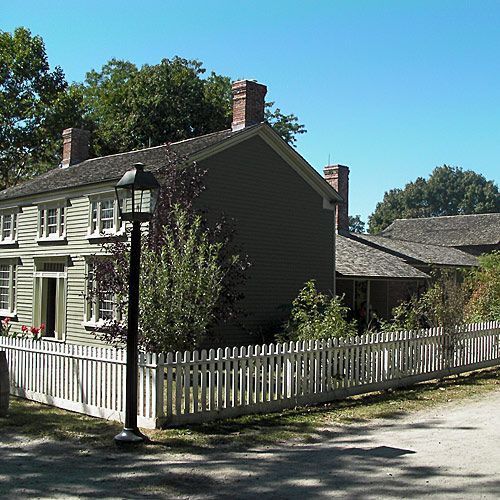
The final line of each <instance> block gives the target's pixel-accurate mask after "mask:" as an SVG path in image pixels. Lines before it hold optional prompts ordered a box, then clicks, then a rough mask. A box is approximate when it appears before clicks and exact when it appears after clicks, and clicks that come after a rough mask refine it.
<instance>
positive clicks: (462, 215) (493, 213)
mask: <svg viewBox="0 0 500 500" xmlns="http://www.w3.org/2000/svg"><path fill="white" fill-rule="evenodd" d="M479 215H500V212H484V213H481V214H457V215H432V216H430V217H401V218H398V219H394V220H393V221H392V222H391V224H392V223H394V222H396V221H398V220H429V219H446V218H448V219H449V218H452V217H477V216H479ZM387 227H389V226H387ZM386 229H387V228H386Z"/></svg>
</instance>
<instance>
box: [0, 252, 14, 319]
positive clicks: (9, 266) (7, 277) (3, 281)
mask: <svg viewBox="0 0 500 500" xmlns="http://www.w3.org/2000/svg"><path fill="white" fill-rule="evenodd" d="M15 302H16V264H15V263H13V262H5V261H1V262H0V315H3V316H5V315H9V316H10V315H13V314H14V313H15V309H16V304H15Z"/></svg>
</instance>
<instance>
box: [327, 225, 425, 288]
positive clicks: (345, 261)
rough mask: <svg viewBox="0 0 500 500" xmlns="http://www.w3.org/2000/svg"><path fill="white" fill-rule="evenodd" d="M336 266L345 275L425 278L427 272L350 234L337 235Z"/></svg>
mask: <svg viewBox="0 0 500 500" xmlns="http://www.w3.org/2000/svg"><path fill="white" fill-rule="evenodd" d="M336 239H337V242H336V243H337V244H336V249H335V266H336V270H337V272H338V273H339V274H341V275H343V276H353V277H354V276H358V277H367V278H368V277H370V278H393V279H396V278H406V279H416V278H420V279H425V278H428V276H427V274H425V273H423V272H422V271H419V270H418V269H415V268H414V267H412V266H410V265H409V264H407V263H406V262H404V261H403V259H400V258H399V257H396V256H394V255H391V254H389V253H387V252H383V251H382V250H378V249H376V248H373V247H371V246H369V245H367V244H365V243H362V242H360V241H356V240H355V239H353V238H351V237H349V236H343V235H340V234H338V235H337V238H336Z"/></svg>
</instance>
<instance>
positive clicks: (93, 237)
mask: <svg viewBox="0 0 500 500" xmlns="http://www.w3.org/2000/svg"><path fill="white" fill-rule="evenodd" d="M124 237H126V233H125V231H119V232H118V233H93V234H87V239H88V240H89V241H90V242H93V241H95V242H101V241H102V240H106V239H113V238H124Z"/></svg>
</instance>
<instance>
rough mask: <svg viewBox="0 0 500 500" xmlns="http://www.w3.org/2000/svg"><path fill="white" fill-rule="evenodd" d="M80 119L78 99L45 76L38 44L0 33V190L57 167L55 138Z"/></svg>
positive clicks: (54, 76)
mask: <svg viewBox="0 0 500 500" xmlns="http://www.w3.org/2000/svg"><path fill="white" fill-rule="evenodd" d="M81 117H82V96H81V94H79V92H77V91H76V90H75V89H73V88H68V85H67V83H66V80H65V78H64V74H63V72H62V70H61V68H59V67H56V68H55V69H54V70H53V71H50V68H49V63H48V61H47V55H46V53H45V45H44V43H43V40H42V38H41V37H39V36H32V35H31V33H30V31H29V30H27V29H25V28H17V29H16V30H15V31H14V33H13V34H10V33H7V32H2V31H0V189H4V188H6V187H9V186H12V185H14V184H16V183H18V182H20V181H21V180H23V179H26V178H29V177H32V176H34V175H37V174H39V173H41V172H43V171H45V170H47V168H48V167H49V166H52V167H53V166H55V165H57V164H58V163H59V161H60V150H61V145H62V139H61V132H62V130H63V129H64V128H67V127H69V126H72V127H73V126H81V125H82V118H81Z"/></svg>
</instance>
